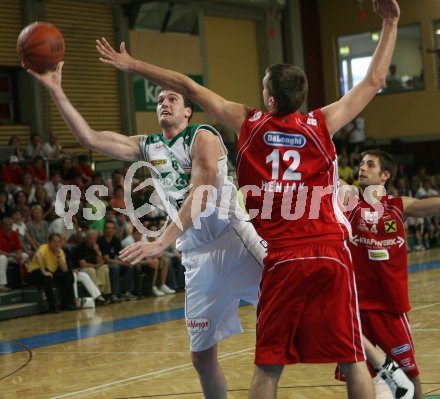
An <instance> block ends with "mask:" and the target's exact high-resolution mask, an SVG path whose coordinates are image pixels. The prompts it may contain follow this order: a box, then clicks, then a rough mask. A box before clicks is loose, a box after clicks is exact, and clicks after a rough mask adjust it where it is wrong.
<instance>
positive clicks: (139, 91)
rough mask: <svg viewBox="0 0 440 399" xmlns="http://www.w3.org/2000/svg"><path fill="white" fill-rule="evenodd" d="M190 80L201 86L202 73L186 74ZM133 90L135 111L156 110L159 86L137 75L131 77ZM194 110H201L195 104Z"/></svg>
mask: <svg viewBox="0 0 440 399" xmlns="http://www.w3.org/2000/svg"><path fill="white" fill-rule="evenodd" d="M188 76H189V77H190V78H191V79H192V80H194V81H195V82H197V83H199V84H201V85H202V86H203V76H202V75H188ZM133 92H134V101H135V107H136V111H138V112H156V100H157V96H158V95H159V92H160V86H157V85H155V84H154V83H151V82H149V81H148V80H145V79H143V78H142V77H140V76H139V75H135V76H134V77H133ZM195 111H196V112H202V110H201V109H200V108H199V107H197V106H196V108H195Z"/></svg>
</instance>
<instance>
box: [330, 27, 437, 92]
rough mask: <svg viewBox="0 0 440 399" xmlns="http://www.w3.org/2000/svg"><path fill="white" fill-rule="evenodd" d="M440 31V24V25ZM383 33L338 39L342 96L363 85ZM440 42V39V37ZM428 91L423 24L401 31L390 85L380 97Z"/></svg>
mask: <svg viewBox="0 0 440 399" xmlns="http://www.w3.org/2000/svg"><path fill="white" fill-rule="evenodd" d="M438 25H439V29H440V22H439V23H438ZM379 37H380V32H379V31H375V32H364V33H358V34H355V35H347V36H340V37H338V39H337V45H338V46H337V48H338V59H339V83H340V85H339V86H340V90H341V95H344V94H345V93H347V91H348V90H350V89H351V88H353V87H354V86H355V85H356V84H357V83H359V82H360V81H361V80H362V78H363V77H364V76H365V74H366V73H367V69H368V65H369V64H370V61H371V57H372V55H373V52H374V50H375V48H376V46H377V43H378V41H379ZM438 40H439V41H440V36H438ZM438 44H439V45H438V47H440V43H438ZM423 88H424V81H423V64H422V53H421V34H420V25H419V24H414V25H406V26H401V27H399V28H398V31H397V45H396V49H395V51H394V55H393V59H392V61H391V66H390V70H389V72H388V76H387V81H386V85H385V86H384V87H383V88H382V89H380V90H379V94H389V93H403V92H408V91H413V90H421V89H423Z"/></svg>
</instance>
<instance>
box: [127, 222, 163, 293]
mask: <svg viewBox="0 0 440 399" xmlns="http://www.w3.org/2000/svg"><path fill="white" fill-rule="evenodd" d="M138 241H147V237H146V236H144V235H142V233H141V232H140V231H138V230H137V229H136V228H133V232H132V233H131V235H129V236H128V237H126V238H125V239H124V240H122V242H121V245H122V248H125V247H127V246H129V245H131V244H133V243H135V242H138ZM159 264H160V259H159V257H157V256H151V257H148V258H145V259H143V260H142V261H140V262H139V263H138V264H136V265H134V266H133V269H134V286H135V293H136V294H137V295H138V296H139V298H142V297H144V296H146V297H148V296H152V295H153V296H164V295H165V294H164V293H163V292H162V291H160V290H159V289H158V288H157V287H156V280H157V272H158V270H159ZM142 274H144V278H143V279H142Z"/></svg>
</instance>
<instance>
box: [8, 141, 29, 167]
mask: <svg viewBox="0 0 440 399" xmlns="http://www.w3.org/2000/svg"><path fill="white" fill-rule="evenodd" d="M8 145H10V146H12V147H15V151H14V155H15V156H16V157H17V158H18V162H20V161H24V160H25V157H24V150H23V146H22V144H21V139H20V137H18V136H11V137H9V141H8Z"/></svg>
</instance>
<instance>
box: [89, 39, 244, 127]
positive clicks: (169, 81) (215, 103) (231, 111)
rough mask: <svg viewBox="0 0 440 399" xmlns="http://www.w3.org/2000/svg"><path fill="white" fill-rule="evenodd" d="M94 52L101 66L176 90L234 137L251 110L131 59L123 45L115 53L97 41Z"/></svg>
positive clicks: (188, 80)
mask: <svg viewBox="0 0 440 399" xmlns="http://www.w3.org/2000/svg"><path fill="white" fill-rule="evenodd" d="M96 49H97V50H98V52H99V54H100V55H101V57H100V58H99V59H100V61H101V62H103V63H104V64H109V65H112V66H114V67H115V68H117V69H119V70H121V71H124V72H133V73H136V74H138V75H140V76H142V77H143V78H145V79H147V80H149V81H151V82H153V83H155V84H157V85H160V86H162V87H164V88H166V89H170V90H174V91H177V92H178V93H180V94H182V95H183V96H185V97H188V98H189V99H190V100H191V101H193V102H194V103H196V104H198V105H199V106H200V107H201V108H202V109H203V111H204V112H206V113H207V114H209V115H211V116H212V117H214V118H215V119H217V120H218V121H219V122H220V123H221V124H222V125H224V126H226V127H228V128H230V129H232V130H234V131H235V132H237V134H238V133H239V132H240V129H241V125H242V124H243V122H244V120H245V118H246V115H247V114H248V113H249V112H250V111H251V108H249V107H247V106H245V105H243V104H238V103H234V102H231V101H228V100H226V99H224V98H223V97H221V96H219V95H218V94H216V93H214V92H213V91H211V90H209V89H207V88H206V87H203V86H202V85H199V84H198V83H196V82H194V81H193V80H192V79H191V78H189V77H188V76H185V75H183V74H181V73H179V72H175V71H171V70H169V69H164V68H160V67H158V66H155V65H152V64H148V63H146V62H143V61H139V60H137V59H135V58H133V57H132V56H131V55H130V54H129V53H128V52H127V50H126V48H125V43H124V42H122V43H121V45H120V51H119V52H117V51H116V50H115V49H114V48H113V47H112V46H111V45H110V44H109V43H108V42H107V40H106V39H105V38H102V39H100V40H97V41H96Z"/></svg>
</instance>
